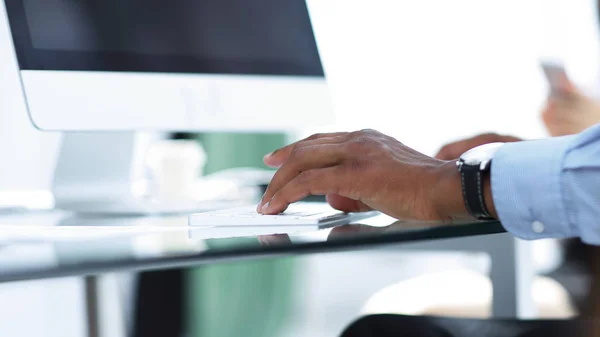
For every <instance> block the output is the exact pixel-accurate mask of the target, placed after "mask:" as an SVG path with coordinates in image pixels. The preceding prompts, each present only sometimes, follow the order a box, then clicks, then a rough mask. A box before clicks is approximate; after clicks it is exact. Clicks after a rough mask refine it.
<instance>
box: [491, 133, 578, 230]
mask: <svg viewBox="0 0 600 337" xmlns="http://www.w3.org/2000/svg"><path fill="white" fill-rule="evenodd" d="M573 138H574V137H573V136H567V137H556V138H548V139H542V140H535V141H525V142H518V143H508V144H506V145H504V146H502V147H501V148H500V149H499V150H498V152H496V154H495V155H494V158H493V159H492V168H491V170H492V172H491V176H492V178H491V181H492V184H491V185H492V195H493V199H494V206H495V208H496V212H497V213H498V216H499V218H500V221H501V222H502V225H503V226H504V228H505V229H506V230H507V231H509V232H511V233H512V234H514V235H515V236H517V237H520V238H523V239H528V240H532V239H541V238H555V237H563V238H564V237H572V236H576V235H577V233H575V230H574V229H573V228H572V227H571V225H570V224H569V221H568V219H567V213H566V210H565V205H564V202H563V196H562V194H563V193H562V184H561V174H562V168H563V161H564V157H565V155H566V152H567V150H568V149H569V146H570V145H571V144H572V142H573Z"/></svg>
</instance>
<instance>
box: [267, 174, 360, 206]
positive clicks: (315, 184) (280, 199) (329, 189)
mask: <svg viewBox="0 0 600 337" xmlns="http://www.w3.org/2000/svg"><path fill="white" fill-rule="evenodd" d="M343 171H344V169H343V167H342V166H334V167H327V168H321V169H312V170H308V171H303V172H302V173H300V174H298V175H297V176H296V177H295V178H293V179H292V180H291V181H289V182H288V183H287V184H285V186H283V187H281V188H280V189H278V190H277V191H276V192H275V194H274V195H273V197H272V198H271V199H266V198H265V202H266V203H265V204H264V205H263V206H262V207H261V213H262V214H279V213H281V212H283V211H285V210H286V209H287V207H288V206H289V205H290V204H292V203H294V202H296V201H300V200H302V199H304V198H306V197H307V196H309V195H327V194H340V190H341V187H342V186H343V185H344V184H349V183H351V182H349V181H345V178H346V174H344V172H343Z"/></svg>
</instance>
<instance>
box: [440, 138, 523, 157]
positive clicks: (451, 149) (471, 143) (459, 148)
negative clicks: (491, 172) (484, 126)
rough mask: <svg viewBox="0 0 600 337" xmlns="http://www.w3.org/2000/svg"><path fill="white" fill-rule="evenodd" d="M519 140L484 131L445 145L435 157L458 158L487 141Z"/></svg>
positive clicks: (504, 141)
mask: <svg viewBox="0 0 600 337" xmlns="http://www.w3.org/2000/svg"><path fill="white" fill-rule="evenodd" d="M520 141H522V139H520V138H517V137H511V136H502V135H499V134H495V133H485V134H482V135H479V136H475V137H472V138H468V139H464V140H460V141H457V142H454V143H450V144H448V145H445V146H444V147H442V149H441V150H440V151H439V152H438V154H437V155H436V156H435V157H436V158H438V159H441V160H454V159H458V158H459V157H460V156H461V155H462V154H463V153H465V152H467V151H469V150H470V149H473V148H476V147H478V146H480V145H484V144H489V143H511V142H520Z"/></svg>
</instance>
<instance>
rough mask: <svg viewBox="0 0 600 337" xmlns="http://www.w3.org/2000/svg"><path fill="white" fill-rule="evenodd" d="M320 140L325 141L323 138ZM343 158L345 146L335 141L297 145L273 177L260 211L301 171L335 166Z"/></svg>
mask: <svg viewBox="0 0 600 337" xmlns="http://www.w3.org/2000/svg"><path fill="white" fill-rule="evenodd" d="M327 139H331V138H327ZM317 141H319V140H313V141H308V142H307V143H310V142H312V143H314V142H317ZM320 141H323V139H321V140H320ZM300 144H302V143H300ZM300 144H299V145H300ZM342 158H343V147H342V145H341V144H336V143H334V144H321V145H315V146H301V145H300V146H297V147H295V148H294V149H293V150H292V153H291V154H290V155H289V158H288V160H287V162H286V163H285V164H284V165H283V166H282V167H281V168H280V169H279V170H278V171H277V172H276V173H275V175H274V176H273V179H271V183H270V184H269V186H268V187H267V190H266V191H265V195H264V196H263V198H262V200H261V202H260V204H259V205H258V207H257V211H259V212H260V209H261V208H262V206H263V204H264V203H265V202H266V201H268V200H270V199H271V198H272V197H273V195H274V193H275V192H277V191H279V190H280V189H281V188H282V187H283V186H285V184H287V183H288V182H289V181H291V180H292V179H294V177H296V176H297V175H299V174H301V172H305V171H308V170H311V169H318V168H325V167H329V166H334V165H336V164H338V163H339V162H340V161H341V160H342Z"/></svg>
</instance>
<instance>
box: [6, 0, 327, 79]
mask: <svg viewBox="0 0 600 337" xmlns="http://www.w3.org/2000/svg"><path fill="white" fill-rule="evenodd" d="M5 1H6V5H7V10H8V14H9V20H10V23H11V28H12V32H13V38H14V41H15V46H16V50H17V56H18V58H19V63H20V66H21V69H25V70H80V71H118V72H127V71H132V72H178V73H209V74H251V75H293V76H319V77H321V76H323V68H322V65H321V61H320V58H319V53H318V50H317V45H316V42H315V37H314V34H313V29H312V25H311V21H310V17H309V13H308V9H307V5H306V2H305V0H5Z"/></svg>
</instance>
